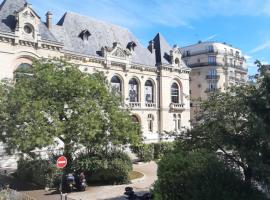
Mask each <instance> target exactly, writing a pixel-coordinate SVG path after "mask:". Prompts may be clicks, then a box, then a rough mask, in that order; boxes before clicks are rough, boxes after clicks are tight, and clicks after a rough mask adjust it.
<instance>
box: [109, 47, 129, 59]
mask: <svg viewBox="0 0 270 200" xmlns="http://www.w3.org/2000/svg"><path fill="white" fill-rule="evenodd" d="M112 56H116V57H120V58H125V57H126V54H125V52H124V51H123V50H122V49H120V48H117V49H115V50H114V51H113V53H112Z"/></svg>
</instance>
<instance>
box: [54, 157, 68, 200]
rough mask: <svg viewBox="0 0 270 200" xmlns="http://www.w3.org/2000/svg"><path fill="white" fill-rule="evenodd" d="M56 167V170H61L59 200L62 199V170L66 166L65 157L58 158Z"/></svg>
mask: <svg viewBox="0 0 270 200" xmlns="http://www.w3.org/2000/svg"><path fill="white" fill-rule="evenodd" d="M56 166H57V168H58V169H61V183H60V195H61V200H62V197H63V195H62V194H63V176H64V168H65V167H66V166H67V158H66V157H65V156H60V157H59V158H58V159H57V161H56Z"/></svg>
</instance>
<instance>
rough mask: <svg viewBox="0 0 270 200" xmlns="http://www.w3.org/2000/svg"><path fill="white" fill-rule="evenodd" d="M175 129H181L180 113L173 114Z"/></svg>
mask: <svg viewBox="0 0 270 200" xmlns="http://www.w3.org/2000/svg"><path fill="white" fill-rule="evenodd" d="M173 120H174V129H175V131H180V130H181V114H173Z"/></svg>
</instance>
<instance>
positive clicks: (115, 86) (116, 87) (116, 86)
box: [111, 76, 122, 95]
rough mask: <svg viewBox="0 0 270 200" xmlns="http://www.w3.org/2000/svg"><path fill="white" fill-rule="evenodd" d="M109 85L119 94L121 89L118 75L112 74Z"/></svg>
mask: <svg viewBox="0 0 270 200" xmlns="http://www.w3.org/2000/svg"><path fill="white" fill-rule="evenodd" d="M111 87H112V89H113V91H115V92H116V93H118V94H119V95H121V91H122V83H121V80H120V78H119V77H118V76H113V77H112V79H111Z"/></svg>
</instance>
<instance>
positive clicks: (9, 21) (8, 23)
mask: <svg viewBox="0 0 270 200" xmlns="http://www.w3.org/2000/svg"><path fill="white" fill-rule="evenodd" d="M26 3H27V2H26V0H4V1H3V3H2V4H1V6H0V31H1V32H9V33H14V32H15V28H16V17H15V12H18V11H20V10H22V9H23V8H24V5H25V4H26ZM38 29H39V30H38V32H39V33H40V35H41V39H42V40H49V41H53V42H57V40H56V38H55V37H54V36H53V34H52V33H51V32H50V31H49V29H48V28H47V26H46V25H45V24H44V23H43V22H41V21H40V24H39V27H38Z"/></svg>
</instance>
